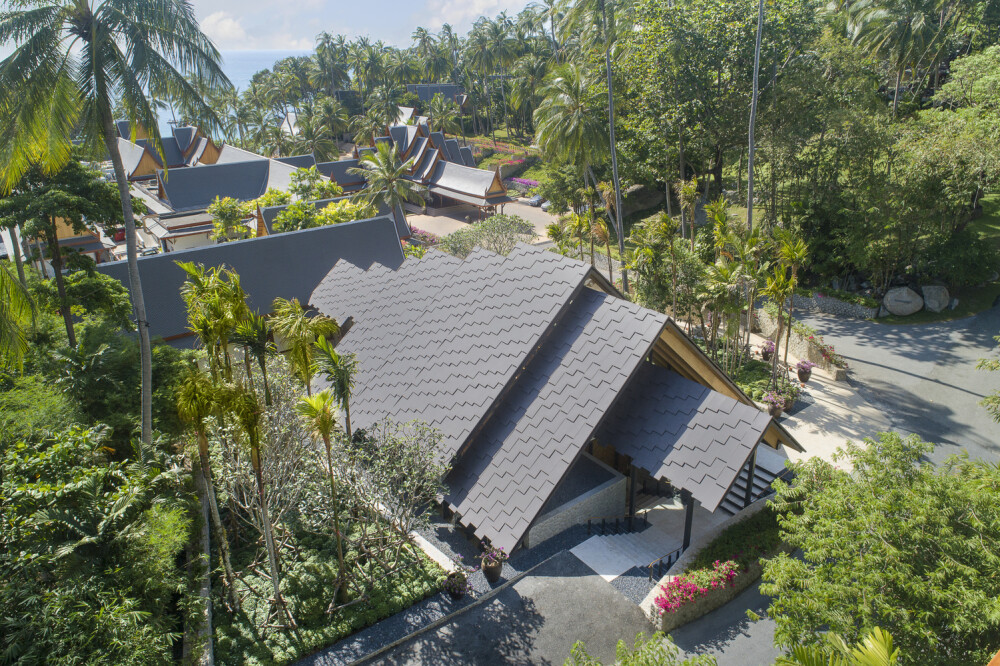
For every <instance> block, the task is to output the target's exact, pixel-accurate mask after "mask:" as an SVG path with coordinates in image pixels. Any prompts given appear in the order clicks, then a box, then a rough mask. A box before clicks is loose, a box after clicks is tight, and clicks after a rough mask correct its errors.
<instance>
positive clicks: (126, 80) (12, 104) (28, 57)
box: [0, 0, 230, 444]
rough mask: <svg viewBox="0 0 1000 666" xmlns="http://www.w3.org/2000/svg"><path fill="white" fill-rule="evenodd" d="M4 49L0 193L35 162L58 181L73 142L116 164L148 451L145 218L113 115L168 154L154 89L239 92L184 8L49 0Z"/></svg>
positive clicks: (19, 16) (18, 26)
mask: <svg viewBox="0 0 1000 666" xmlns="http://www.w3.org/2000/svg"><path fill="white" fill-rule="evenodd" d="M0 42H13V43H14V44H15V45H16V46H15V48H14V52H13V53H12V54H11V55H9V56H8V57H7V58H5V59H4V60H3V61H2V62H0V90H3V91H4V101H3V102H0V106H2V107H3V112H2V113H0V165H3V166H2V167H0V190H2V191H6V190H8V189H9V188H10V187H12V186H13V185H14V183H16V182H17V181H18V180H20V178H21V176H22V175H23V174H24V172H25V171H26V170H27V169H28V167H29V165H30V163H31V162H33V161H36V160H38V159H40V160H41V161H42V163H43V164H44V165H45V166H46V168H47V169H49V170H51V171H54V170H56V169H58V168H59V167H61V166H62V165H63V164H65V163H66V162H67V161H68V160H69V159H70V148H71V146H72V140H73V139H76V138H82V139H83V140H84V144H85V147H87V148H89V149H90V150H91V152H98V150H100V149H99V148H98V146H99V145H100V144H102V143H103V150H106V151H107V154H108V155H109V156H110V158H111V163H112V165H113V167H114V173H115V180H116V181H117V183H118V191H119V194H120V196H121V203H122V213H123V215H124V221H125V240H126V244H127V251H128V275H129V291H130V292H131V296H132V304H133V307H134V310H135V316H136V320H137V322H136V323H137V325H138V330H139V343H140V344H139V351H140V355H139V356H140V366H141V373H140V375H141V378H142V389H141V395H142V401H141V404H142V409H141V423H142V441H143V442H145V443H147V444H149V443H150V442H151V441H152V435H153V429H152V381H153V380H152V375H153V369H152V357H151V350H150V340H149V323H148V321H147V319H146V304H145V301H144V300H143V294H142V284H141V281H140V279H139V267H138V261H137V259H138V253H137V251H136V247H137V246H136V231H135V216H134V213H133V211H132V197H131V196H130V194H129V183H128V179H127V178H126V176H125V169H124V167H123V166H122V158H121V154H120V153H119V151H118V133H117V130H116V127H115V117H114V112H113V111H112V105H113V104H114V103H115V101H118V102H119V103H120V108H121V109H123V110H124V112H125V114H126V116H127V119H128V120H129V121H130V123H131V125H132V128H133V130H134V129H136V128H137V127H139V126H141V127H143V128H144V129H145V131H146V132H147V133H148V134H149V136H150V140H151V141H152V144H153V146H154V147H156V150H157V151H158V152H161V153H162V147H161V146H160V134H159V129H158V122H157V118H156V114H155V112H154V110H153V107H152V104H151V103H150V100H149V99H148V97H147V95H146V92H145V91H146V90H147V89H148V88H149V87H150V85H151V84H153V83H155V84H156V87H159V88H169V89H170V90H171V91H172V93H173V96H174V98H176V99H186V100H188V101H189V102H190V103H191V104H192V105H193V106H199V105H200V106H201V107H203V111H204V115H207V116H210V115H212V113H213V112H212V110H211V109H210V108H208V106H207V105H206V104H204V103H203V102H200V100H199V99H198V95H197V93H196V91H195V90H194V89H193V88H192V87H191V86H190V84H189V83H188V82H187V81H186V80H185V78H184V76H185V74H188V73H198V74H199V77H200V78H201V80H202V81H204V82H205V83H206V84H208V85H211V86H213V87H216V88H228V87H230V83H229V80H228V79H227V78H226V76H225V74H223V73H222V69H221V68H220V66H219V58H220V56H219V52H218V51H217V50H216V49H215V47H214V46H213V45H212V43H211V41H209V39H208V38H207V37H205V35H203V34H202V32H201V30H200V29H199V27H198V22H197V19H196V18H195V14H194V8H193V7H192V6H191V4H190V3H188V2H185V1H182V0H128V1H127V2H126V1H125V0H48V1H42V2H37V3H35V2H32V3H20V2H19V3H16V4H13V5H10V6H8V8H7V9H6V10H5V11H4V12H3V13H2V14H0Z"/></svg>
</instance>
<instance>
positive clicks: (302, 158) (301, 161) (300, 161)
mask: <svg viewBox="0 0 1000 666" xmlns="http://www.w3.org/2000/svg"><path fill="white" fill-rule="evenodd" d="M274 159H275V160H277V161H278V162H281V163H282V164H289V165H291V166H293V167H295V168H296V169H309V168H311V167H314V166H316V156H315V155H313V154H312V153H309V154H308V155H289V156H288V157H275V158H274Z"/></svg>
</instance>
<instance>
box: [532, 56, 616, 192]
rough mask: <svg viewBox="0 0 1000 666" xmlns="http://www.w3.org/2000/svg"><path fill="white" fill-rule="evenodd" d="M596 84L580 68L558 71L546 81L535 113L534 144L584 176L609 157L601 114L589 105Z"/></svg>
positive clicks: (565, 68) (574, 66) (567, 68)
mask: <svg viewBox="0 0 1000 666" xmlns="http://www.w3.org/2000/svg"><path fill="white" fill-rule="evenodd" d="M594 85H596V81H595V80H594V78H593V77H592V76H590V74H588V73H587V71H586V70H584V69H583V68H582V67H580V66H578V65H575V64H570V65H563V66H561V67H559V68H557V69H556V70H555V71H554V72H553V73H552V74H550V75H549V77H548V78H547V79H546V83H545V86H544V87H543V88H542V89H541V91H540V94H541V96H542V101H541V103H540V104H539V105H538V108H537V109H535V113H534V123H535V143H537V144H538V147H539V148H541V150H542V152H544V153H545V154H546V155H548V156H549V157H551V158H553V159H556V160H560V161H563V162H566V163H568V164H576V165H579V166H580V167H581V169H582V172H583V173H587V172H589V171H590V167H591V165H593V164H596V163H598V162H600V161H602V160H603V159H604V158H605V157H606V156H607V155H608V134H607V128H606V126H605V125H604V122H603V119H602V118H601V113H600V111H599V110H598V109H595V108H594V107H593V106H591V105H590V103H589V99H588V98H589V96H590V95H589V90H590V88H591V87H592V86H594Z"/></svg>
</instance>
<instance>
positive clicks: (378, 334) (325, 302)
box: [310, 245, 589, 458]
mask: <svg viewBox="0 0 1000 666" xmlns="http://www.w3.org/2000/svg"><path fill="white" fill-rule="evenodd" d="M588 268H589V267H588V266H587V265H585V264H582V263H579V262H575V261H571V260H567V259H566V258H564V257H560V256H558V255H556V254H553V253H551V252H547V251H545V250H541V249H538V248H533V247H529V246H524V245H521V246H518V247H517V248H516V249H515V250H514V251H513V252H511V254H510V256H509V257H507V258H504V257H501V256H499V255H496V254H492V253H490V252H485V251H482V250H477V251H474V252H473V253H472V254H470V255H469V257H468V258H467V259H466V260H465V261H464V262H462V261H459V260H457V259H454V258H453V257H447V258H445V257H444V256H443V255H442V254H441V253H438V252H431V253H429V255H428V257H425V259H423V260H420V261H408V262H405V263H404V264H403V266H402V267H401V268H400V269H399V270H397V271H388V270H383V269H381V268H380V267H375V269H373V270H371V271H368V272H361V271H358V270H356V269H352V268H351V267H342V266H341V265H337V266H336V267H334V269H333V270H332V271H330V275H329V276H327V278H326V279H324V280H323V282H322V283H321V284H320V286H319V287H318V288H317V289H316V291H315V292H314V293H313V296H312V299H311V301H310V302H311V303H312V304H313V305H314V306H316V307H317V308H318V309H319V310H320V311H322V312H324V313H326V314H329V315H331V316H337V317H341V318H344V317H347V316H352V317H354V322H355V323H354V326H353V327H352V328H351V331H350V333H349V334H348V335H347V336H346V337H345V338H344V340H343V342H341V346H342V347H343V349H344V350H345V351H349V352H354V353H356V354H357V356H358V362H359V369H358V380H357V384H356V389H355V395H354V399H353V403H352V407H351V419H352V422H354V423H357V425H358V426H359V427H366V426H369V425H371V424H372V423H375V422H376V421H378V420H380V419H382V418H384V417H385V416H392V417H393V418H394V419H396V420H398V421H409V420H411V419H420V420H421V421H424V422H425V423H428V424H429V425H431V426H434V427H436V428H438V429H440V430H441V433H442V435H443V451H442V454H443V456H444V457H446V458H447V457H450V456H452V455H453V454H454V453H456V452H457V451H458V449H459V447H460V446H461V445H462V444H463V443H464V442H465V440H466V438H467V437H468V436H469V434H470V433H471V432H472V430H473V428H475V426H476V425H477V424H478V423H479V422H480V420H481V419H482V418H483V416H484V415H485V414H486V411H487V410H488V409H489V408H490V406H491V405H492V404H493V402H494V401H495V400H496V398H497V396H498V395H499V394H500V392H501V390H502V389H503V388H504V387H505V386H506V385H507V383H508V382H509V381H510V379H511V378H512V377H513V376H514V374H515V372H516V371H517V369H518V368H519V367H520V364H521V363H522V362H523V361H524V359H525V357H526V356H527V355H528V353H529V352H530V351H531V350H532V349H533V348H534V347H535V345H536V344H537V343H538V340H539V338H540V337H541V336H542V334H543V333H544V332H545V331H546V330H547V329H548V327H549V325H550V323H551V322H552V320H553V319H554V318H555V316H556V314H557V313H558V312H559V311H560V310H561V309H562V307H563V306H564V305H565V304H566V302H567V301H568V300H569V298H570V296H571V295H572V294H573V293H574V292H575V291H576V290H577V289H578V288H580V285H581V284H582V281H583V279H584V277H585V276H586V275H587V272H588Z"/></svg>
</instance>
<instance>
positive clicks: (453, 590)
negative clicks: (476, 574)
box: [442, 555, 475, 601]
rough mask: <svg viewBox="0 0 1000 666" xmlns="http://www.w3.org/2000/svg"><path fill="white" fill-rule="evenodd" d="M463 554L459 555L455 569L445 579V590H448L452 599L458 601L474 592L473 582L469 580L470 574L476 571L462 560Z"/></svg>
mask: <svg viewBox="0 0 1000 666" xmlns="http://www.w3.org/2000/svg"><path fill="white" fill-rule="evenodd" d="M462 559H463V558H462V556H461V555H459V556H458V559H457V560H456V561H455V570H454V571H452V572H451V573H450V574H448V577H447V578H445V579H444V585H443V586H442V587H444V591H445V592H447V593H448V594H449V595H450V596H451V598H452V599H454V600H455V601H458V600H459V599H461V598H462V597H464V596H465V595H466V594H469V593H470V592H472V583H470V582H469V575H470V574H471V573H472V572H473V571H475V569H473V568H472V567H469V566H466V565H465V563H464V562H463V561H462Z"/></svg>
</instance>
